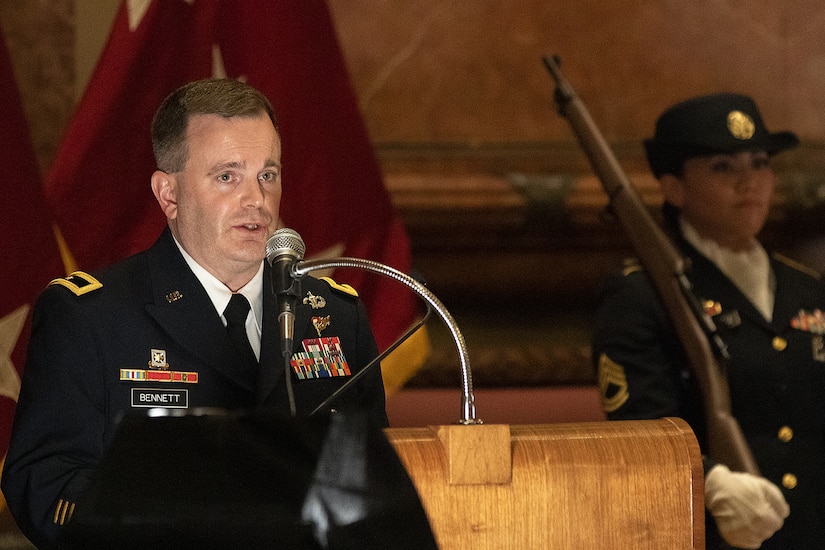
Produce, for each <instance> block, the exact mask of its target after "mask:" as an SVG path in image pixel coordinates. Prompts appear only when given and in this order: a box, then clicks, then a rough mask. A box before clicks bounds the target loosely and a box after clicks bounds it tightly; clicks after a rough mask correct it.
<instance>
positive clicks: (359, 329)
mask: <svg viewBox="0 0 825 550" xmlns="http://www.w3.org/2000/svg"><path fill="white" fill-rule="evenodd" d="M266 271H267V273H265V278H264V281H265V283H264V284H265V289H264V314H263V325H262V326H263V328H262V346H261V361H260V363H261V367H260V369H259V374H258V380H257V381H255V380H251V379H249V378H248V377H247V378H245V377H244V376H243V375H241V374H239V373H241V372H242V370H243V367H242V366H241V365H240V364H239V358H238V356H237V355H236V354H235V353H234V351H233V348H232V344H231V341H230V340H229V337H228V335H227V332H226V329H225V328H224V326H223V324H222V322H221V319H220V316H219V314H218V313H217V312H216V311H215V307H214V306H213V304H212V302H211V301H210V299H209V297H208V295H207V294H206V291H205V290H204V289H203V287H202V285H201V284H200V282H199V281H198V279H197V278H196V277H195V275H194V274H193V273H192V271H191V270H190V269H189V267H188V266H187V264H186V262H185V260H184V259H183V257H182V256H181V254H180V252H179V251H178V249H177V246H176V245H175V243H174V240H173V239H172V236H171V233H170V232H169V231H168V230H166V231H165V232H164V234H163V235H162V236H161V237H160V238H159V239H158V241H157V243H155V245H154V246H153V247H152V248H150V249H149V250H147V251H145V252H142V253H140V254H137V255H135V256H133V257H131V258H129V259H127V260H125V261H123V262H121V263H119V264H116V265H115V266H113V267H111V268H108V269H106V270H104V271H102V272H101V273H99V274H96V275H95V276H94V278H82V277H77V276H75V277H71V278H70V280H71V281H73V282H75V283H77V288H75V289H74V290H75V291H74V292H73V291H72V289H70V288H67V286H65V285H62V284H53V285H50V286H49V288H47V289H46V290H45V291H44V292H43V294H42V295H41V297H40V298H39V300H38V302H37V304H36V307H35V310H34V319H33V331H32V337H31V340H30V346H29V356H28V360H27V364H26V369H25V373H24V376H23V384H22V389H21V393H20V398H19V402H18V406H17V417H16V419H15V425H14V429H13V435H12V441H11V446H10V450H9V453H8V457H7V459H6V462H5V468H4V472H3V476H2V489H3V493H4V495H5V497H6V500H7V502H8V505H9V509H10V510H11V511H12V513H13V515H14V517H15V519H16V520H17V522H18V525H19V526H20V528H21V530H22V531H23V532H24V533H25V534H26V535H27V536H28V537H29V538H30V539H31V540H32V541H33V542H34V543H35V544H38V545H41V544H42V545H48V544H51V541H52V539H54V538H55V537H56V536H57V533H58V531H59V528H60V525H61V524H63V523H65V522H66V521H67V520H68V517H70V515H71V512H72V508H73V506H74V503H75V502H76V500H77V499H78V497H79V496H80V495H81V493H82V491H83V489H84V488H85V487H86V486H87V483H88V482H89V479H90V476H91V475H92V473H93V471H94V469H95V466H96V465H97V464H98V463H99V461H100V460H101V455H102V453H103V452H104V450H105V449H106V446H107V444H108V443H109V442H110V441H111V439H112V436H113V432H114V430H115V424H116V421H117V418H118V415H120V414H121V413H123V412H124V411H127V410H129V409H132V408H133V407H145V406H148V405H151V406H158V400H163V399H166V400H167V401H169V402H170V403H172V404H175V405H178V406H186V407H189V408H194V407H219V408H224V409H253V408H258V407H269V408H273V409H275V410H276V411H278V412H280V413H282V414H284V415H285V416H286V415H289V406H288V401H287V390H286V385H285V377H284V360H283V357H282V355H281V353H280V342H279V340H278V330H277V311H276V305H275V299H274V296H273V295H272V293H271V292H269V289H268V285H269V282H268V281H269V273H268V271H269V266H268V265H266ZM95 280H97V281H99V282H100V283H101V284H102V286H100V287H99V288H96V287H97V286H98V285H97V284H95V282H94V281H95ZM89 281H91V283H89ZM69 286H71V285H69ZM84 291H86V292H84ZM302 293H303V296H305V297H308V296H310V295H311V296H314V297H316V299H314V300H311V301H310V300H304V302H305V303H304V304H301V303H299V304H298V308H297V310H296V319H295V337H294V351H295V352H297V351H302V341H303V340H304V339H308V338H317V337H318V333H317V332H316V329H315V328H314V326H313V324H312V321H311V319H312V317H320V318H324V317H327V316H329V325H328V327H327V328H325V329H324V330H322V332H321V335H322V336H323V337H331V336H338V337H339V338H340V343H341V346H342V347H343V352H344V356H345V358H346V360H347V361H348V364H349V366H350V368H351V369H352V372H353V374H354V373H355V372H357V371H358V370H359V369H360V368H362V367H364V366H365V365H367V364H368V363H369V362H370V361H372V360H373V359H374V358H375V357H376V356H377V355H378V351H377V349H376V344H375V341H374V339H373V336H372V332H371V331H370V328H369V325H368V321H367V318H366V313H365V309H364V307H363V305H362V303H361V302H360V300H359V299H358V298H357V297H356V296H355V293H354V291H351V290H350V289H348V288H347V287H337V286H335V285H331V284H329V283H328V282H325V281H322V280H319V279H315V278H312V277H305V278H304V279H302ZM317 298H322V300H319V299H317ZM300 301H301V300H299V302H300ZM310 302H312V303H314V305H315V306H316V307H313V305H312V303H310ZM321 303H323V307H318V306H319V305H320V304H321ZM153 361H154V362H155V364H156V365H158V364H160V365H163V364H164V363H165V364H166V365H168V367H166V366H165V367H164V368H161V369H157V368H155V369H153V368H152V367H150V363H152V362H153ZM140 371H144V372H150V373H159V374H161V375H166V373H167V372H170V373H173V374H172V375H171V376H174V377H175V378H181V379H182V378H186V381H173V382H168V381H164V382H157V381H147V380H141V379H134V378H130V377H134V376H135V374H134V373H136V372H137V373H140ZM174 373H184V374H174ZM138 376H140V374H138ZM347 379H348V377H346V376H344V377H333V378H316V379H305V380H298V378H297V377H295V376H294V374H293V388H294V395H295V401H296V406H297V410H298V414H299V415H307V414H309V413H310V412H311V411H312V410H313V409H314V408H315V407H316V406H318V405H319V404H320V403H321V402H322V401H323V400H324V399H326V398H327V397H328V396H329V395H330V394H332V393H333V392H334V391H335V389H337V388H338V387H340V386H341V385H342V384H343V383H344V382H345V381H346V380H347ZM384 405H385V402H384V389H383V384H382V379H381V373H380V369H379V368H374V369H373V370H372V372H371V373H370V374H367V375H366V376H364V377H363V378H362V379H361V380H359V382H358V383H357V384H355V386H354V387H352V388H350V389H349V390H348V391H346V392H344V393H343V394H342V395H341V396H340V398H339V399H338V400H337V401H336V402H335V404H334V405H332V407H334V408H336V409H338V410H350V409H358V410H367V411H368V412H369V413H370V416H371V417H374V419H375V421H376V422H378V423H379V424H380V425H381V426H386V425H387V416H386V412H385V408H384ZM143 410H145V409H143ZM157 466H158V467H163V465H157Z"/></svg>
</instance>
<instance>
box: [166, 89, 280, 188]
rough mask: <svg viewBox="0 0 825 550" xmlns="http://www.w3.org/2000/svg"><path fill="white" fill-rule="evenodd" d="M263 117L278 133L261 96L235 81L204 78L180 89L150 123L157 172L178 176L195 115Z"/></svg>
mask: <svg viewBox="0 0 825 550" xmlns="http://www.w3.org/2000/svg"><path fill="white" fill-rule="evenodd" d="M264 113H265V114H266V115H267V116H268V117H269V119H270V120H271V121H272V124H273V125H274V126H275V129H276V130H277V128H278V124H277V122H276V120H275V111H274V109H273V108H272V104H271V103H270V102H269V100H268V99H267V98H266V96H265V95H263V94H262V93H261V92H259V91H258V90H256V89H255V88H253V87H252V86H250V85H248V84H245V83H243V82H240V81H238V80H232V79H226V78H207V79H204V80H196V81H194V82H190V83H189V84H186V85H184V86H181V87H180V88H178V89H177V90H175V91H174V92H172V93H171V94H169V96H168V97H167V98H166V99H165V100H163V103H161V105H160V107H159V108H158V110H157V112H156V113H155V117H154V118H153V119H152V150H153V152H154V154H155V163H156V164H157V168H158V170H162V171H164V172H167V173H170V174H171V173H174V172H180V171H181V170H183V167H184V166H185V165H186V159H187V156H188V153H189V151H188V149H187V146H186V129H187V127H188V126H189V119H191V118H192V117H193V116H195V115H219V116H222V117H225V118H233V117H254V116H257V115H260V114H264Z"/></svg>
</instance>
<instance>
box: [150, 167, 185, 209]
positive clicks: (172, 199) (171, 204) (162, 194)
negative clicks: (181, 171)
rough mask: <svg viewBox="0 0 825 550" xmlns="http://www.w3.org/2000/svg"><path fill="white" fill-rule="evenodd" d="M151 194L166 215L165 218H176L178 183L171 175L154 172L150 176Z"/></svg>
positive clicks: (158, 171)
mask: <svg viewBox="0 0 825 550" xmlns="http://www.w3.org/2000/svg"><path fill="white" fill-rule="evenodd" d="M151 182H152V193H154V194H155V198H156V199H157V201H158V204H159V205H160V209H161V210H163V213H164V214H166V218H167V219H170V220H173V219H175V218H176V217H177V216H178V182H177V180H176V178H175V176H174V175H173V174H167V173H166V172H161V171H160V170H155V172H154V173H153V174H152V179H151Z"/></svg>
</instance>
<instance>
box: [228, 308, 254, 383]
mask: <svg viewBox="0 0 825 550" xmlns="http://www.w3.org/2000/svg"><path fill="white" fill-rule="evenodd" d="M248 313H249V302H248V301H247V299H246V298H245V297H244V295H243V294H233V295H232V298H230V299H229V304H228V305H227V306H226V309H225V310H223V316H224V318H225V319H226V331H227V332H228V333H229V338H230V339H231V340H232V344H233V345H234V346H235V349H236V350H237V352H238V354H239V355H240V357H241V359H242V360H243V362H244V365H246V366H247V368H248V369H249V370H250V374H253V373H254V372H255V371H256V370H257V367H258V359H257V358H256V357H255V352H254V351H252V345H251V344H250V343H249V337H248V336H247V335H246V315H247V314H248Z"/></svg>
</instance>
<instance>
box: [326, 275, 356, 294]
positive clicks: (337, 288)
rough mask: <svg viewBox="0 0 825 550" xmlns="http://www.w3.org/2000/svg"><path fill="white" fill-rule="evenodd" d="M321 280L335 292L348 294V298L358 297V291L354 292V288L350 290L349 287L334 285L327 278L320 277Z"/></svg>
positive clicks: (334, 283)
mask: <svg viewBox="0 0 825 550" xmlns="http://www.w3.org/2000/svg"><path fill="white" fill-rule="evenodd" d="M321 280H322V281H326V282H327V284H328V285H329V286H331V287H332V288H334V289H335V290H338V291H340V292H343V293H344V294H349V295H350V296H356V297H357V296H358V291H356V290H355V289H354V288H352V287H351V286H349V285H345V284H341V283H336V282H335V281H334V280H332V279H330V278H329V277H321Z"/></svg>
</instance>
